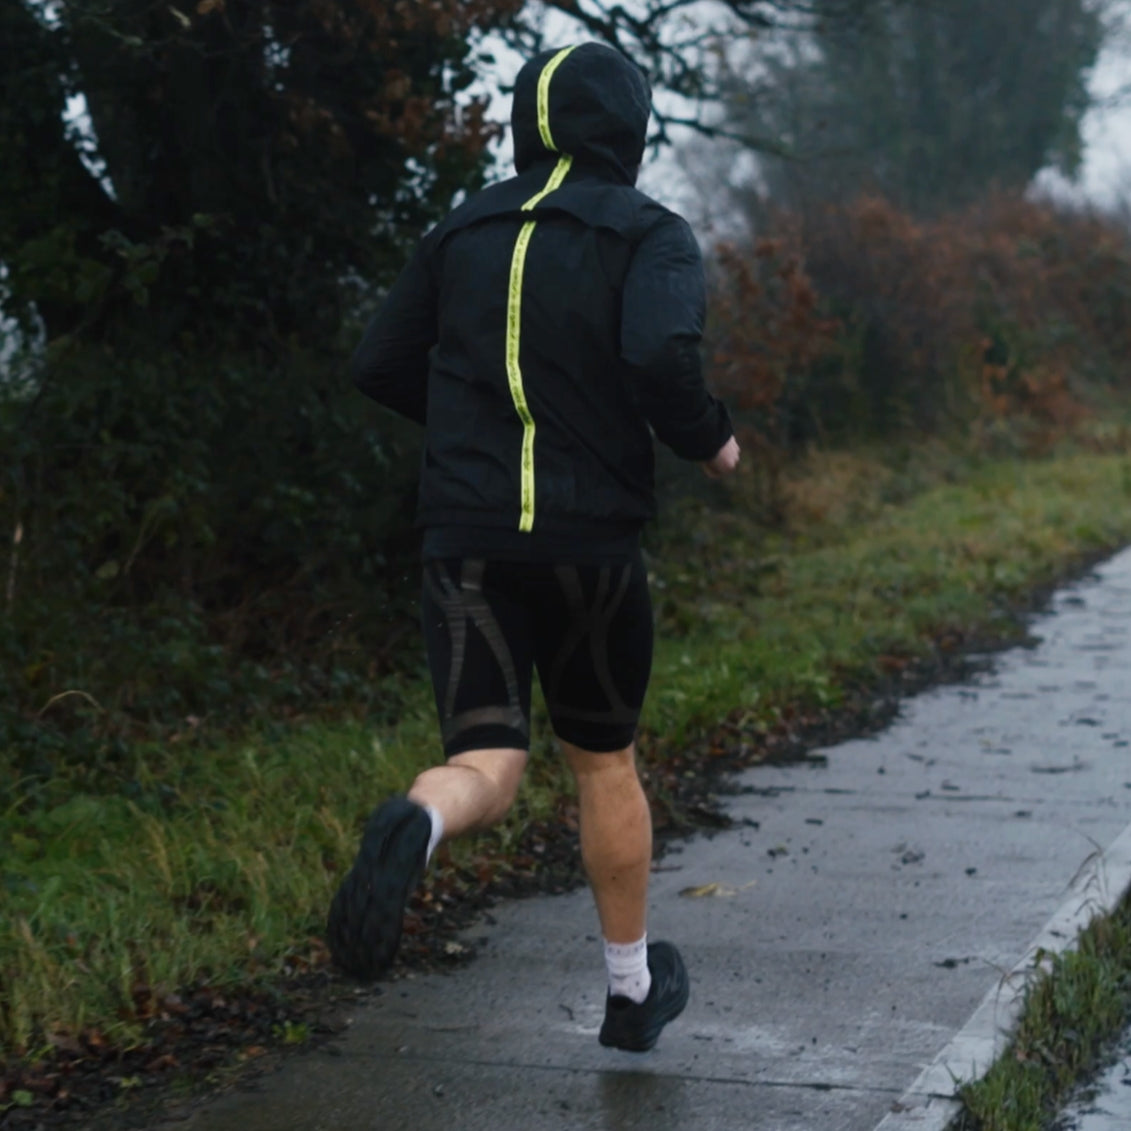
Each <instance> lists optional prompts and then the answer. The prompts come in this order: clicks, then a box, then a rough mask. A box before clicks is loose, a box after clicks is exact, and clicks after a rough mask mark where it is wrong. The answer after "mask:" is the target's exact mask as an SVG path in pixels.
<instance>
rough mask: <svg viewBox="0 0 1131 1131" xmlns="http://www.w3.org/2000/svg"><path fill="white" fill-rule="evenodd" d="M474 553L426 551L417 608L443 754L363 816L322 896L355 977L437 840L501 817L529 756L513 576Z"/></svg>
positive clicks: (380, 947) (333, 941)
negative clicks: (327, 897) (329, 892)
mask: <svg viewBox="0 0 1131 1131" xmlns="http://www.w3.org/2000/svg"><path fill="white" fill-rule="evenodd" d="M513 574H514V568H513V567H508V566H506V565H495V564H492V563H487V562H484V561H481V560H452V561H443V562H428V563H426V564H425V567H424V586H423V590H424V591H423V595H422V605H421V615H422V622H423V627H424V636H425V643H426V645H427V651H428V661H429V667H430V669H431V673H432V680H433V689H434V691H435V694H436V706H437V709H438V711H439V715H440V725H441V733H442V738H443V743H444V748H445V753H446V754H447V756H448V759H447V762H446V763H445V764H444V765H441V766H435V767H433V768H431V769H428V770H424V771H423V772H422V773H421V774H419V775H418V776H417V778H416V780H415V781H414V782H413V784H412V787H411V788H410V789H409V791H408V796H407V797H393V798H390V799H389V800H388V801H386V802H385V803H384V804H382V805H380V806H379V807H378V808H377V809H375V810H374V811H373V813H372V814H371V815H370V817H369V820H368V821H367V823H366V826H365V831H364V833H363V834H362V838H361V846H360V848H359V850H358V853H357V858H356V859H355V861H354V863H353V867H352V868H351V869H350V871H349V873H348V874H347V875H346V877H345V879H344V880H343V881H342V884H341V887H340V888H339V889H338V892H337V894H336V895H335V896H334V900H333V903H332V904H331V906H330V916H329V922H328V924H327V932H326V935H327V941H328V942H329V945H330V952H331V954H332V955H333V958H334V961H335V962H336V963H337V965H338V966H340V967H341V968H342V969H343V970H344V971H345V972H346V973H347V974H351V975H353V976H354V977H355V978H359V979H361V980H363V981H369V980H371V979H373V978H376V977H377V976H378V975H379V974H380V973H381V971H382V970H384V969H385V968H386V967H387V966H388V965H389V964H390V963H391V962H392V960H393V957H394V955H395V954H396V950H397V946H398V944H399V942H400V937H401V927H402V922H403V918H404V909H405V905H406V904H407V902H408V899H409V897H410V896H411V895H412V892H413V891H414V890H415V888H416V886H417V885H418V884H419V882H420V879H421V876H422V875H423V873H424V867H425V865H426V863H427V861H428V858H429V857H430V856H431V854H432V852H433V851H434V850H435V848H436V846H437V845H438V844H439V843H440V841H441V840H451V839H453V838H454V837H458V836H462V835H463V834H464V833H470V832H474V831H477V830H479V829H485V828H488V827H490V826H491V825H493V824H495V823H497V822H498V821H500V820H502V818H503V817H504V816H505V815H506V814H507V812H508V810H509V809H510V807H511V805H512V804H513V803H514V799H515V795H516V794H517V792H518V787H519V783H520V782H521V780H522V773H523V770H524V769H525V767H526V746H527V743H528V740H529V734H530V722H529V716H530V678H531V663H532V660H531V655H530V644H529V639H528V623H527V622H528V616H527V610H526V607H525V604H524V601H523V599H522V590H521V585H520V584H518V582H521V577H518V578H516V577H515V576H513Z"/></svg>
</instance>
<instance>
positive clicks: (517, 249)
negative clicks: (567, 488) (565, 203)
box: [507, 154, 573, 533]
mask: <svg viewBox="0 0 1131 1131" xmlns="http://www.w3.org/2000/svg"><path fill="white" fill-rule="evenodd" d="M572 164H573V158H572V157H570V156H569V155H568V154H564V155H563V156H562V157H560V158H559V159H558V163H557V164H556V165H555V166H554V171H553V172H552V173H551V174H550V177H549V180H547V181H546V186H545V188H543V189H542V190H541V192H536V193H535V194H534V195H533V196H532V197H531V198H530V199H529V200H528V201H527V202H526V203H525V204H524V205H523V206H522V210H523V211H524V212H530V211H532V210H533V209H534V207H535V206H536V205H537V204H538V203H539V201H541V200H542V199H543V198H545V197H546V196H548V195H549V194H550V193H552V192H553V191H554V189H557V188H561V185H562V181H564V180H565V179H566V175H567V174H568V173H569V170H570V166H571V165H572ZM534 223H535V222H534V221H533V220H527V221H526V223H525V224H523V225H522V227H521V228H520V229H519V232H518V239H517V240H515V243H514V255H513V256H512V257H511V276H510V283H509V285H508V287H507V384H508V385H509V386H510V391H511V399H512V400H513V401H514V407H515V411H516V412H517V413H518V418H519V420H521V421H522V465H521V470H522V474H521V480H522V508H521V512H520V516H519V520H518V528H519V530H522V531H524V532H526V533H529V532H530V531H531V530H533V529H534V432H535V425H534V417H533V416H532V415H531V413H530V405H528V404H527V403H526V390H525V388H523V384H522V366H521V364H520V363H519V342H520V338H521V335H522V275H523V271H524V270H525V269H526V251H527V248H529V247H530V240H531V237H532V236H533V235H534Z"/></svg>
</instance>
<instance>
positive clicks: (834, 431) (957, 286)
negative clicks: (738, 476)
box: [713, 195, 1131, 495]
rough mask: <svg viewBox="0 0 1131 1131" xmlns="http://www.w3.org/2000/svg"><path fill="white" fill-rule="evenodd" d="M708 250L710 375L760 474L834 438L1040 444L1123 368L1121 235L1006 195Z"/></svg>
mask: <svg viewBox="0 0 1131 1131" xmlns="http://www.w3.org/2000/svg"><path fill="white" fill-rule="evenodd" d="M773 227H774V228H776V229H778V230H779V232H780V234H777V235H775V236H774V238H772V239H767V238H762V239H760V240H759V241H758V242H756V243H754V244H752V245H749V246H746V247H740V246H735V245H733V244H732V245H727V246H724V247H720V248H718V249H717V250H716V253H715V256H714V263H715V266H716V273H715V276H716V277H715V288H714V292H715V293H714V296H713V311H714V315H715V326H714V329H713V347H714V348H713V359H714V363H715V373H714V380H715V382H716V384H717V385H718V387H719V388H720V391H722V392H723V394H724V395H726V396H728V397H729V398H730V399H731V400H732V402H733V403H734V404H735V405H736V407H738V409H739V410H740V413H742V414H744V415H745V416H746V417H747V419H748V422H749V423H748V427H749V428H750V429H751V431H752V439H753V445H754V448H755V454H756V456H757V462H759V464H760V465H761V470H762V471H763V472H764V473H765V474H766V476H767V478H768V480H769V483H770V494H771V495H772V494H774V493H775V492H774V489H773V484H774V482H775V480H776V479H777V477H778V475H779V473H780V465H781V462H782V460H783V459H784V457H785V454H786V452H787V450H788V449H789V448H791V447H797V446H798V445H801V444H804V443H806V442H808V441H810V440H812V439H814V438H817V437H819V436H822V435H828V434H831V435H833V436H837V435H839V436H841V437H844V436H847V435H858V434H871V435H876V434H880V435H882V434H887V433H894V432H898V431H905V430H906V429H908V428H910V429H911V430H913V431H916V430H917V431H920V432H938V431H944V430H946V429H948V428H954V427H970V426H980V425H983V424H987V423H988V424H993V425H994V428H993V429H987V431H996V432H997V433H1000V431H1001V427H999V425H1001V426H1007V427H1008V428H1009V429H1010V430H1011V434H1012V435H1013V436H1014V438H1015V440H1016V441H1019V442H1020V443H1021V444H1022V445H1023V446H1024V447H1026V448H1028V449H1030V450H1042V449H1044V448H1045V447H1047V446H1048V445H1049V444H1050V443H1052V442H1054V441H1055V440H1056V439H1057V438H1058V437H1060V436H1062V435H1063V434H1064V433H1065V432H1066V431H1068V430H1070V429H1072V428H1074V427H1075V426H1076V425H1077V424H1078V423H1079V422H1080V420H1081V419H1082V417H1083V416H1085V415H1086V413H1087V412H1088V403H1089V398H1090V394H1091V393H1092V392H1093V391H1094V390H1096V389H1097V388H1098V387H1100V386H1101V385H1105V384H1106V385H1109V386H1111V385H1125V384H1126V383H1127V372H1128V365H1129V364H1131V320H1129V319H1128V318H1127V311H1128V309H1129V308H1131V234H1129V233H1128V231H1127V230H1126V229H1125V228H1124V227H1122V226H1120V225H1119V224H1117V223H1116V222H1114V221H1113V220H1111V219H1109V218H1105V217H1102V216H1099V215H1096V214H1093V213H1087V212H1082V211H1078V210H1070V209H1067V208H1065V207H1063V206H1057V205H1054V204H1051V203H1047V202H1034V201H1030V200H1026V199H1024V198H1020V197H1017V196H1008V195H1000V196H994V197H991V198H988V199H986V200H984V201H982V202H980V203H978V204H977V205H976V206H974V207H971V208H969V209H966V210H964V211H962V212H960V213H955V214H952V215H949V216H945V217H942V218H940V219H937V220H932V221H920V220H916V219H914V218H912V217H911V216H909V215H907V214H906V213H904V212H901V211H899V210H898V209H897V208H895V207H894V206H893V205H892V204H890V203H889V202H887V201H886V200H883V199H881V198H878V197H862V198H860V199H858V200H856V201H854V202H852V203H851V204H848V205H843V206H837V207H829V208H826V209H824V210H821V211H818V212H816V213H814V214H811V215H808V216H806V217H805V219H804V221H803V222H802V221H801V220H799V219H798V218H796V217H789V216H786V217H781V218H779V219H777V220H776V221H774V222H773Z"/></svg>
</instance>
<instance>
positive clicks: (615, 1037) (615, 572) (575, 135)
mask: <svg viewBox="0 0 1131 1131" xmlns="http://www.w3.org/2000/svg"><path fill="white" fill-rule="evenodd" d="M649 112H650V92H649V89H648V84H647V82H646V80H645V79H644V77H643V75H642V73H641V72H640V71H639V69H638V68H637V67H636V66H635V65H634V64H632V63H631V62H630V61H629V60H628V59H627V58H625V57H624V56H623V55H621V54H620V53H619V52H617V51H615V50H613V49H612V48H610V47H605V46H603V45H600V44H596V43H585V44H582V45H580V46H576V47H567V48H565V49H563V50H560V51H547V52H545V53H543V54H541V55H539V56H537V57H536V58H535V59H533V60H531V61H530V62H529V63H527V64H526V66H524V67H523V69H522V71H521V72H520V73H519V76H518V79H517V82H516V85H515V92H514V103H513V108H512V116H511V124H512V128H513V134H514V149H515V166H516V170H517V176H515V177H513V178H511V179H510V180H507V181H504V182H502V183H500V184H496V185H493V186H491V187H489V188H487V189H486V190H484V191H483V192H481V193H478V194H477V195H475V196H473V197H472V198H471V199H469V200H468V201H467V202H466V203H465V204H463V205H462V206H461V207H459V208H457V209H456V210H455V212H453V213H452V214H451V215H450V216H449V217H448V218H447V219H446V220H445V221H444V222H443V223H441V224H440V225H439V226H438V227H437V228H435V229H434V230H433V231H432V232H430V233H429V234H428V235H427V236H426V237H425V238H424V240H423V241H422V242H421V244H420V246H419V247H418V248H417V251H416V253H415V255H414V256H413V258H412V260H411V261H410V263H409V264H408V266H407V267H406V268H405V270H404V271H403V273H402V274H401V276H400V277H399V278H398V280H397V281H396V283H395V285H394V286H393V288H392V290H391V291H390V293H389V295H388V296H387V298H386V299H385V301H384V303H383V304H382V305H381V308H380V309H379V310H378V312H377V314H376V316H375V317H374V319H373V320H372V322H371V323H370V325H369V327H368V328H367V330H366V332H365V336H364V338H363V340H362V342H361V345H360V346H359V347H358V350H357V353H356V354H355V356H354V361H353V365H354V376H355V380H356V382H357V385H358V387H359V388H360V389H361V390H362V391H363V392H364V393H366V394H367V395H369V396H371V397H373V399H374V400H376V401H378V402H380V403H381V404H383V405H386V406H387V407H389V408H391V409H394V410H395V411H397V412H399V413H402V414H403V415H405V416H407V417H409V418H410V419H412V420H415V421H417V422H419V423H420V424H423V425H425V427H426V435H425V449H424V459H423V467H422V472H421V481H420V496H419V508H418V519H417V522H418V525H419V526H420V527H421V528H422V529H423V532H424V533H423V559H424V566H423V573H424V583H423V597H422V623H423V628H424V637H425V643H426V646H427V652H428V660H429V665H430V668H431V672H432V681H433V686H434V690H435V695H436V706H437V710H438V713H439V718H440V728H441V735H442V741H443V747H444V753H445V755H446V758H447V761H446V763H445V764H444V765H441V766H436V767H434V768H432V769H429V770H425V771H424V772H423V773H422V774H421V775H420V776H419V777H418V778H417V779H416V781H415V783H414V784H413V786H412V788H411V789H410V790H409V792H408V796H407V797H397V798H392V799H390V800H388V801H386V802H385V803H384V804H383V805H381V806H379V807H378V808H377V809H376V810H375V811H374V812H373V814H372V815H371V816H370V818H369V821H368V823H367V824H366V827H365V831H364V834H363V836H362V841H361V847H360V849H359V851H358V855H357V859H356V861H355V862H354V864H353V867H352V869H351V870H350V872H349V874H348V875H347V876H346V877H345V879H344V881H343V882H342V885H341V887H340V888H339V890H338V892H337V894H336V895H335V897H334V900H333V904H332V905H331V908H330V917H329V925H328V938H329V944H330V949H331V953H332V954H333V957H334V960H335V961H336V962H337V964H338V965H339V966H340V967H341V968H342V969H343V970H345V971H346V972H347V973H349V974H351V975H353V976H355V977H357V978H360V979H364V980H368V979H372V978H374V977H376V976H377V975H378V974H379V973H380V972H381V971H382V970H383V969H384V968H385V967H387V966H388V964H389V963H390V962H391V961H392V960H393V956H394V954H395V953H396V949H397V946H398V944H399V942H400V935H401V924H402V919H403V913H404V908H405V904H406V902H407V900H408V898H409V896H410V895H411V894H412V892H413V890H414V888H415V887H416V885H417V884H418V883H419V881H420V878H421V875H422V873H423V871H424V868H425V865H426V863H427V861H428V859H429V858H430V857H431V855H432V853H433V852H434V851H435V849H436V846H437V845H438V844H439V843H440V842H441V841H443V840H446V839H450V838H453V837H458V836H462V835H464V834H466V833H470V832H474V831H476V830H479V829H484V828H487V827H489V826H490V825H492V824H494V823H495V822H497V821H499V820H501V819H502V818H503V817H504V816H505V814H506V813H507V811H508V810H509V809H510V807H511V805H512V804H513V802H514V799H515V795H516V792H517V790H518V786H519V781H520V779H521V777H522V773H523V770H524V768H525V765H526V759H527V752H528V750H529V745H530V693H531V679H532V671H533V669H534V668H537V670H538V677H539V681H540V683H541V686H542V690H543V693H544V696H545V700H546V704H547V707H548V709H549V714H550V719H551V723H552V725H553V729H554V733H555V735H556V736H557V738H558V740H559V741H560V743H561V747H562V750H563V753H564V756H565V758H566V761H567V763H568V765H569V767H570V769H571V770H572V771H573V774H574V776H575V778H576V781H577V790H578V801H579V808H580V835H581V854H582V860H583V862H584V864H585V869H586V873H587V875H588V877H589V881H590V884H591V886H592V889H593V895H594V900H595V902H596V905H597V914H598V918H599V920H600V923H601V930H602V934H603V936H604V940H605V959H606V965H607V969H608V996H607V999H606V1008H605V1019H604V1023H603V1025H602V1027H601V1031H600V1038H599V1039H600V1041H601V1043H602V1044H603V1045H608V1046H613V1047H616V1048H621V1049H629V1050H632V1051H643V1050H645V1049H649V1048H651V1047H652V1046H653V1045H654V1044H655V1042H656V1039H657V1038H658V1037H659V1035H660V1031H661V1029H662V1028H663V1027H664V1025H665V1024H667V1022H669V1021H671V1020H672V1019H673V1018H674V1017H676V1016H678V1014H679V1013H680V1012H681V1011H682V1010H683V1008H684V1006H685V1005H686V1003H687V997H688V979H687V973H686V970H685V968H684V965H683V961H682V959H681V958H680V955H679V952H678V951H677V950H676V948H675V947H674V946H673V945H672V944H671V943H666V942H653V943H648V942H647V936H646V922H645V913H646V897H647V888H648V874H649V867H650V863H651V858H652V825H651V817H650V814H649V809H648V802H647V799H646V798H645V795H644V791H643V789H642V788H641V784H640V779H639V777H638V775H637V771H636V760H635V746H634V739H635V733H636V724H637V720H638V717H639V713H640V708H641V705H642V703H643V701H644V693H645V689H646V687H647V684H648V676H649V671H650V667H651V659H652V611H651V604H650V601H649V595H648V583H647V576H646V573H645V569H644V565H643V562H642V559H641V555H640V547H639V538H640V529H641V527H642V526H643V524H644V523H645V522H646V521H647V519H648V518H650V517H651V515H652V514H653V511H654V500H653V450H652V436H651V433H650V430H649V426H651V430H652V431H654V432H655V434H656V436H657V437H658V438H659V439H660V440H661V441H662V442H663V443H665V444H667V445H668V446H669V447H670V448H671V449H672V450H673V451H674V452H675V453H676V454H677V455H679V456H681V457H683V458H684V459H688V460H693V461H698V462H701V463H702V464H703V467H704V470H705V471H706V472H707V473H708V474H709V475H712V476H717V475H722V474H725V473H727V472H730V471H732V470H733V469H734V468H735V466H736V465H737V463H738V458H739V449H738V444H737V443H736V442H735V439H734V436H733V432H732V429H731V424H730V420H729V417H728V415H727V412H726V410H725V408H724V407H723V406H722V405H721V404H720V403H719V402H718V401H717V400H716V399H715V398H714V397H712V396H711V395H710V394H709V393H708V391H707V389H706V387H705V385H704V382H703V378H702V373H701V367H700V359H699V350H698V345H699V339H700V336H701V333H702V328H703V318H704V281H703V269H702V262H701V257H700V253H699V248H698V245H697V244H696V242H695V239H694V236H693V235H692V233H691V230H690V228H689V227H688V225H687V224H686V223H685V222H684V221H683V220H682V219H680V218H679V217H678V216H676V215H675V214H674V213H672V212H670V211H669V210H667V209H666V208H664V207H662V206H661V205H659V204H657V203H656V202H655V201H653V200H651V199H649V198H648V197H647V196H645V195H644V194H643V193H640V192H638V191H637V190H636V189H635V188H634V187H633V186H634V185H635V182H636V176H637V173H638V172H639V169H640V162H641V159H642V157H643V154H644V142H645V134H646V128H647V123H648V115H649Z"/></svg>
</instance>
